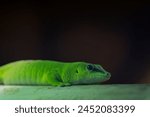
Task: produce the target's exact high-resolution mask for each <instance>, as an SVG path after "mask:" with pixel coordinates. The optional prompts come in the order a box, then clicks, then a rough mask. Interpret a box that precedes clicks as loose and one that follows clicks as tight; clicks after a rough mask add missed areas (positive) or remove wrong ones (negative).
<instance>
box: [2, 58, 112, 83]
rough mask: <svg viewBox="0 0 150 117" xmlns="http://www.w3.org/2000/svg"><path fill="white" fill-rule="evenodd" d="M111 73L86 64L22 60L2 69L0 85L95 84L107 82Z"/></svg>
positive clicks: (99, 67)
mask: <svg viewBox="0 0 150 117" xmlns="http://www.w3.org/2000/svg"><path fill="white" fill-rule="evenodd" d="M109 78H110V73H109V72H107V71H106V70H104V69H103V68H102V67H101V66H100V65H97V64H91V63H86V62H58V61H50V60H21V61H16V62H12V63H9V64H6V65H3V66H1V67H0V84H4V85H52V86H66V85H74V84H94V83H100V82H103V81H106V80H108V79H109Z"/></svg>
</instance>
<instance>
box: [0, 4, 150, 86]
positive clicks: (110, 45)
mask: <svg viewBox="0 0 150 117" xmlns="http://www.w3.org/2000/svg"><path fill="white" fill-rule="evenodd" d="M149 29H150V5H149V4H148V3H143V2H130V3H127V2H126V3H117V4H114V3H113V4H108V3H107V4H106V3H97V4H96V3H88V2H86V3H52V2H48V3H47V2H3V3H1V4H0V65H3V64H6V63H8V62H12V61H16V60H20V59H50V60H59V61H86V62H90V63H97V64H101V65H102V66H103V67H104V68H105V69H106V70H107V71H110V72H111V73H112V77H111V79H110V81H108V82H107V83H150V31H149Z"/></svg>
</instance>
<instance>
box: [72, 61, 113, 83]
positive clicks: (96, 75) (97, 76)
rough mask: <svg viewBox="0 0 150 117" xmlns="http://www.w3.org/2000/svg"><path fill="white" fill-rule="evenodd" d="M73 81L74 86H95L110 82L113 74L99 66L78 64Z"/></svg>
mask: <svg viewBox="0 0 150 117" xmlns="http://www.w3.org/2000/svg"><path fill="white" fill-rule="evenodd" d="M75 64H76V67H74V68H75V70H74V73H73V76H72V79H71V83H72V84H94V83H100V82H104V81H106V80H108V79H109V78H110V77H111V74H110V73H109V72H107V71H106V70H104V69H103V68H102V66H100V65H97V64H91V63H85V62H77V63H75Z"/></svg>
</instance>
